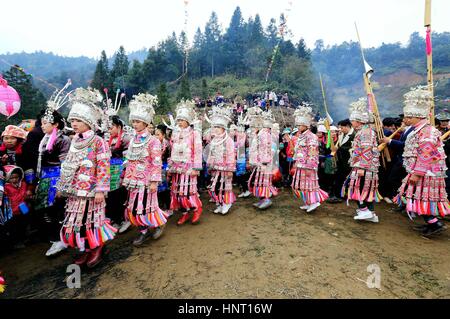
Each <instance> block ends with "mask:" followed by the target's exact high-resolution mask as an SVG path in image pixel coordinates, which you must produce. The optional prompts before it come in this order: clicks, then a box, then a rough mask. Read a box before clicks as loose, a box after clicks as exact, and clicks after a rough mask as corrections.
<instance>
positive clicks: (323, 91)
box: [319, 73, 335, 156]
mask: <svg viewBox="0 0 450 319" xmlns="http://www.w3.org/2000/svg"><path fill="white" fill-rule="evenodd" d="M319 78H320V87H321V89H322V97H323V106H324V108H325V113H326V116H327V118H326V119H325V122H324V126H325V128H326V129H327V135H328V143H327V147H331V149H334V148H335V146H334V141H333V137H332V136H331V123H330V115H329V114H328V106H327V98H326V95H325V89H324V87H323V81H322V74H320V73H319ZM331 155H332V156H334V152H332V154H331Z"/></svg>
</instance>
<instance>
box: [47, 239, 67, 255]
mask: <svg viewBox="0 0 450 319" xmlns="http://www.w3.org/2000/svg"><path fill="white" fill-rule="evenodd" d="M52 243H53V244H52V247H50V249H49V250H47V252H46V253H45V256H47V257H49V256H52V255H56V254H57V253H59V252H60V251H63V250H64V249H66V248H67V247H66V245H65V244H64V243H63V242H62V241H53V242H52Z"/></svg>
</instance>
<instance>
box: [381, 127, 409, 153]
mask: <svg viewBox="0 0 450 319" xmlns="http://www.w3.org/2000/svg"><path fill="white" fill-rule="evenodd" d="M404 128H405V127H404V126H403V125H402V126H400V127H399V128H398V129H397V130H396V131H395V132H394V133H392V134H391V136H389V139H393V138H394V137H395V135H397V133H399V132H401V131H402V130H403V129H404ZM386 146H387V144H386V143H382V144H380V145H378V150H379V151H380V152H382V151H383V150H384V149H385V148H386Z"/></svg>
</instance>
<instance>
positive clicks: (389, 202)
mask: <svg viewBox="0 0 450 319" xmlns="http://www.w3.org/2000/svg"><path fill="white" fill-rule="evenodd" d="M383 199H384V201H385V202H386V203H388V204H392V201H391V199H390V198H389V197H385V198H383Z"/></svg>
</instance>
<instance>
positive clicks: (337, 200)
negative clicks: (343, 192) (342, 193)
mask: <svg viewBox="0 0 450 319" xmlns="http://www.w3.org/2000/svg"><path fill="white" fill-rule="evenodd" d="M327 203H330V204H337V203H342V200H341V199H339V198H337V197H330V198H328V199H327Z"/></svg>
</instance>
